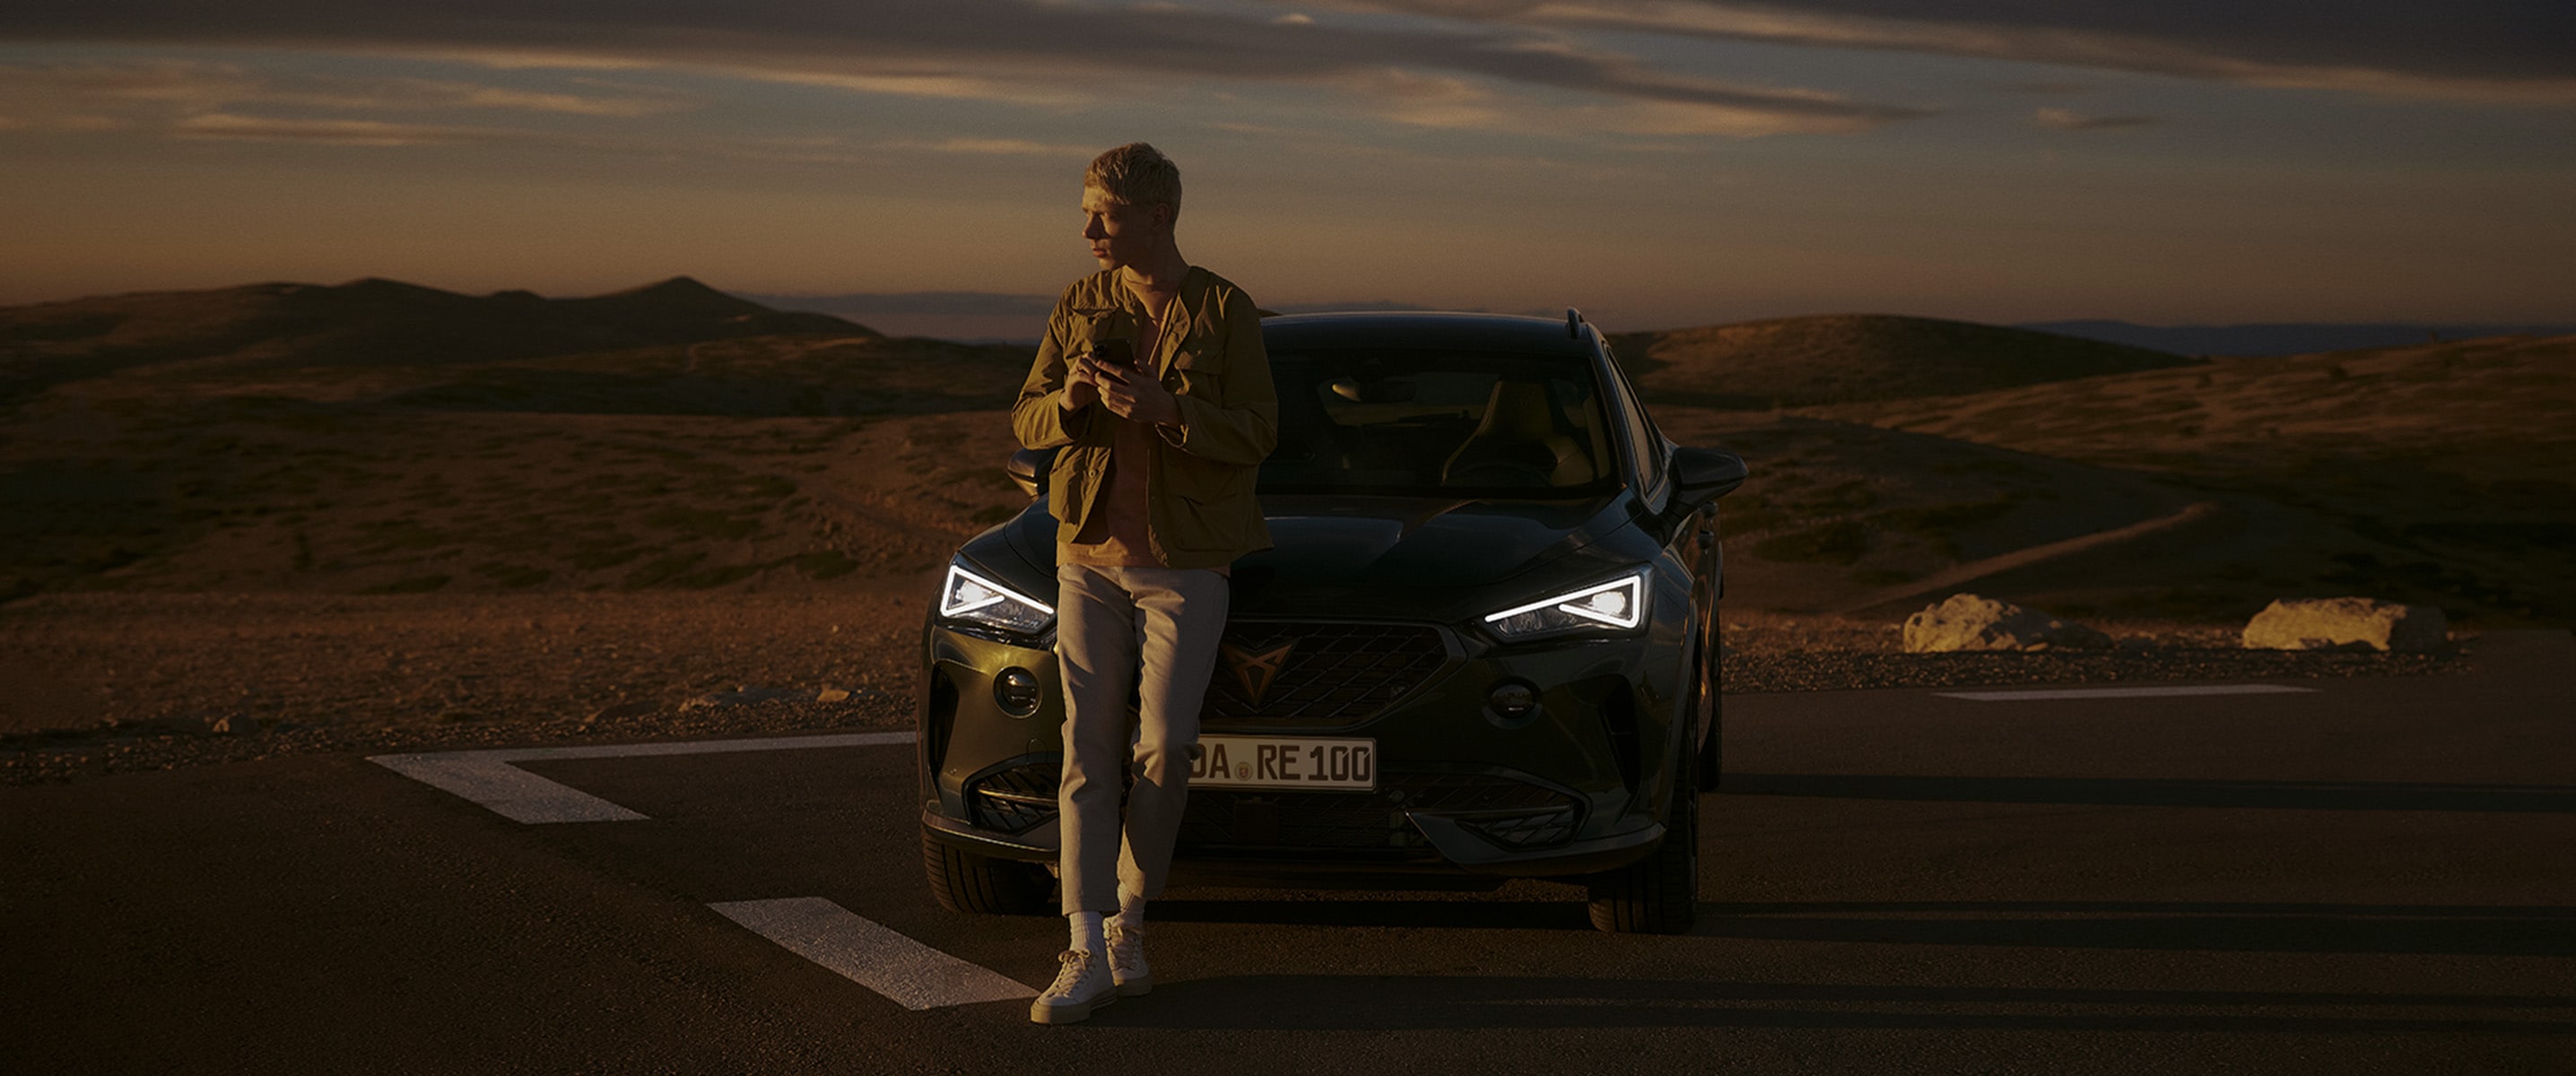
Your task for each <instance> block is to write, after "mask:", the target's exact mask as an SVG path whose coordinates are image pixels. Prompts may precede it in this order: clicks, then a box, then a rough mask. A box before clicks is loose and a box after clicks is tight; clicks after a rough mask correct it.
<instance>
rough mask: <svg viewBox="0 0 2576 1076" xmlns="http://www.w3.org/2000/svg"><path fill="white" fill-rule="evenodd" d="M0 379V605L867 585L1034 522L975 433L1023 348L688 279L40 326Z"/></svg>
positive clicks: (180, 301)
mask: <svg viewBox="0 0 2576 1076" xmlns="http://www.w3.org/2000/svg"><path fill="white" fill-rule="evenodd" d="M568 349H569V350H568ZM0 361H5V362H7V363H9V364H11V366H10V373H11V375H12V379H11V380H10V381H9V382H8V386H9V387H8V391H9V392H10V393H11V394H13V396H14V401H13V403H14V405H13V406H9V407H6V408H0V601H6V600H8V599H11V598H15V597H20V596H24V595H28V594H33V593H39V592H46V591H61V590H82V591H95V590H126V591H159V592H205V591H218V592H224V591H229V592H241V591H284V592H306V593H324V594H353V593H367V592H398V593H400V592H420V591H428V590H441V591H490V592H506V591H525V590H572V591H580V590H609V591H624V590H667V589H675V588H676V589H693V588H706V587H713V586H723V585H728V584H734V583H745V584H746V585H752V586H759V585H762V580H763V579H769V580H772V581H776V580H780V579H786V580H797V581H811V580H827V579H837V578H840V577H843V576H850V577H853V578H864V577H869V576H881V575H885V574H889V573H896V574H899V573H903V572H911V571H917V570H920V569H922V568H924V567H926V566H928V565H930V564H933V563H935V562H936V560H937V559H938V558H940V557H943V556H945V554H946V551H947V549H948V548H949V547H950V546H953V544H954V542H955V541H956V539H957V538H958V537H959V536H961V535H965V534H972V533H973V532H974V531H975V530H977V529H980V524H977V523H975V522H973V517H974V516H975V514H976V513H978V512H984V511H987V510H989V509H993V508H995V507H996V506H997V505H1002V504H1006V503H1013V504H1014V506H1015V503H1024V502H1018V492H1017V490H1015V489H1014V488H1012V487H1011V486H1010V484H1009V483H1008V482H1007V481H1005V480H1004V479H1003V476H1002V474H1001V470H1000V464H1001V462H1002V459H1003V458H1004V457H1005V456H1006V455H1007V454H1008V452H1009V447H1008V442H1009V436H1010V435H1009V429H1008V424H1007V422H1006V421H1004V420H1003V419H1001V418H1000V417H999V416H998V414H996V412H995V409H996V408H1001V407H1005V406H1007V405H1008V404H1009V402H1010V400H1011V399H1012V397H1013V395H1014V394H1015V393H1016V390H1017V389H1018V387H1019V383H1020V379H1021V377H1022V376H1024V375H1025V374H1026V372H1027V369H1028V362H1029V354H1028V352H1027V350H1026V349H1022V348H1011V347H972V346H967V345H960V344H950V343H946V342H942V341H936V340H909V339H889V338H886V337H883V336H880V335H878V334H876V333H875V332H873V331H870V330H868V329H866V328H864V327H862V326H858V325H855V324H852V323H849V322H845V321H842V320H840V319H837V318H832V317H827V316H822V315H807V314H781V313H779V312H776V311H772V310H770V309H768V308H767V307H763V306H760V305H759V304H756V303H750V302H747V301H744V300H741V299H737V298H734V297H732V296H728V295H725V294H723V293H721V292H718V291H716V290H714V289H712V288H709V287H707V286H705V285H703V284H700V283H698V282H696V281H693V280H688V279H686V278H679V279H675V280H671V281H665V282H663V283H660V284H656V285H652V286H650V287H646V288H639V289H635V290H632V291H625V292H619V293H616V294H613V295H604V296H597V297H593V298H584V299H559V300H549V299H541V298H538V297H536V296H534V295H530V294H528V293H525V292H500V293H497V294H494V295H491V296H483V297H474V296H464V295H457V294H453V293H449V292H442V291H437V290H435V289H430V288H418V287H413V286H411V285H406V284H399V283H395V282H391V281H380V280H366V281H358V282H356V283H352V284H347V285H341V286H337V287H312V286H306V285H291V284H286V285H255V286H251V287H244V288H228V289H221V290H217V291H204V292H178V293H160V294H150V295H122V296H111V297H106V298H100V299H89V300H80V301H76V302H70V303H52V304H45V305H43V306H38V307H21V308H17V309H11V310H0ZM30 371H33V372H32V373H31V372H30ZM961 424H962V425H961ZM970 445H971V446H976V447H974V448H972V450H964V451H959V450H957V449H962V448H966V447H967V446H970Z"/></svg>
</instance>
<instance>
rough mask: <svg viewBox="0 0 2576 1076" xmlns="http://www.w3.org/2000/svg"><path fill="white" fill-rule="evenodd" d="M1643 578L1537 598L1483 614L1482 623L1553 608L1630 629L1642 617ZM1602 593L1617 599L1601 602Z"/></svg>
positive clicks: (1501, 620) (1628, 578) (1622, 579)
mask: <svg viewBox="0 0 2576 1076" xmlns="http://www.w3.org/2000/svg"><path fill="white" fill-rule="evenodd" d="M1645 578H1646V577H1645V575H1644V574H1643V573H1639V574H1635V575H1627V576H1622V577H1620V578H1618V579H1613V580H1611V581H1610V582H1607V583H1603V584H1601V585H1599V586H1594V587H1585V588H1584V589H1582V590H1576V591H1569V592H1567V593H1564V594H1558V595H1556V596H1554V597H1548V598H1541V599H1539V600H1537V601H1534V602H1531V603H1529V604H1527V605H1520V606H1514V607H1512V608H1510V609H1505V610H1503V611H1502V612H1499V613H1495V614H1492V615H1490V616H1487V617H1486V618H1485V623H1488V624H1500V623H1502V622H1503V621H1506V620H1509V619H1511V618H1513V617H1516V616H1519V615H1521V614H1523V613H1527V612H1533V611H1536V610H1540V609H1547V608H1550V607H1554V609H1555V611H1556V612H1560V613H1564V614H1566V615H1567V616H1573V617H1580V618H1582V619H1584V620H1589V621H1592V622H1594V623H1597V624H1604V625H1607V626H1610V627H1614V628H1633V627H1636V626H1637V625H1638V624H1639V623H1641V622H1642V620H1643V613H1644V609H1643V606H1644V605H1645V602H1644V601H1642V600H1641V599H1642V598H1643V597H1644V596H1645V595H1644V594H1643V591H1644V589H1645ZM1605 596H1607V597H1615V598H1616V599H1617V600H1616V601H1614V602H1604V601H1601V600H1600V599H1601V598H1603V597H1605ZM1586 599H1591V600H1589V601H1587V600H1586Z"/></svg>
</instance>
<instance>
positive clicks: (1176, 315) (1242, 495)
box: [1011, 266, 1279, 568]
mask: <svg viewBox="0 0 2576 1076" xmlns="http://www.w3.org/2000/svg"><path fill="white" fill-rule="evenodd" d="M1165 317H1166V318H1167V319H1168V321H1169V323H1170V325H1171V331H1166V332H1165V333H1163V337H1162V340H1161V344H1160V346H1159V347H1158V348H1156V349H1155V353H1154V354H1153V355H1152V356H1150V357H1149V358H1150V367H1151V368H1152V369H1153V370H1155V371H1156V372H1158V373H1159V374H1160V375H1161V377H1162V382H1163V387H1164V388H1166V389H1169V390H1171V392H1172V394H1173V398H1174V401H1175V402H1176V403H1178V404H1179V406H1180V411H1181V423H1180V426H1179V428H1177V429H1175V428H1173V427H1170V426H1158V427H1156V430H1157V432H1159V433H1160V434H1161V435H1162V436H1161V437H1159V438H1157V439H1155V440H1154V441H1153V442H1151V443H1152V444H1153V446H1154V456H1153V463H1152V469H1151V470H1150V471H1148V472H1147V477H1146V482H1145V490H1146V503H1147V514H1146V539H1147V542H1148V544H1149V545H1150V546H1151V547H1152V548H1151V552H1152V553H1153V555H1154V558H1155V559H1156V560H1159V561H1161V562H1162V563H1163V564H1164V565H1165V566H1166V567H1172V568H1216V567H1222V566H1224V565H1226V564H1230V563H1232V562H1233V561H1234V559H1235V558H1236V557H1240V556H1242V555H1244V554H1246V553H1250V552H1252V551H1254V550H1257V549H1268V548H1270V527H1269V525H1268V524H1267V523H1265V522H1263V520H1262V518H1261V503H1260V502H1259V501H1257V500H1255V499H1254V498H1253V494H1252V486H1253V480H1254V478H1255V477H1256V476H1257V475H1258V474H1259V472H1260V470H1261V461H1262V460H1263V459H1265V458H1267V457H1268V456H1269V455H1270V450H1271V449H1272V448H1274V447H1276V446H1277V445H1278V442H1279V395H1278V390H1277V389H1275V388H1273V387H1272V385H1271V383H1270V356H1269V353H1268V352H1266V351H1264V350H1263V349H1262V345H1261V315H1260V312H1259V311H1258V310H1256V309H1255V308H1254V307H1253V305H1252V298H1251V297H1250V296H1247V295H1245V294H1244V293H1243V289H1241V288H1238V287H1235V286H1234V284H1233V283H1231V282H1229V281H1227V280H1226V279H1225V278H1224V277H1221V276H1218V275H1216V274H1215V273H1211V272H1208V271H1207V270H1205V269H1201V268H1199V267H1197V266H1191V267H1190V271H1189V273H1188V275H1186V276H1184V277H1182V279H1181V293H1180V295H1179V296H1178V297H1177V298H1175V299H1173V300H1172V305H1171V308H1170V309H1169V310H1167V311H1165ZM1142 325H1143V322H1142V320H1141V318H1140V317H1139V311H1138V308H1137V306H1136V302H1135V300H1134V298H1133V297H1132V296H1130V295H1129V293H1128V291H1127V289H1126V288H1125V287H1124V286H1122V285H1120V284H1119V282H1118V274H1117V272H1116V271H1115V270H1108V271H1103V272H1099V273H1094V274H1092V275H1090V276H1087V277H1084V278H1082V279H1080V280H1077V281H1074V282H1073V286H1072V287H1069V288H1066V289H1065V291H1064V298H1062V299H1059V300H1057V301H1056V304H1055V312H1054V313H1053V314H1051V315H1049V316H1048V318H1047V334H1046V339H1045V340H1044V341H1042V342H1040V343H1039V344H1038V357H1037V362H1036V364H1035V365H1033V366H1032V367H1030V369H1029V377H1028V380H1027V381H1026V382H1024V383H1022V384H1021V386H1020V398H1019V401H1018V402H1017V403H1015V404H1013V405H1012V406H1011V427H1012V430H1013V432H1015V433H1016V434H1017V435H1018V436H1019V439H1020V444H1021V446H1022V447H1026V448H1032V449H1045V448H1057V447H1062V448H1063V449H1064V451H1062V452H1058V453H1056V457H1055V469H1054V470H1053V471H1052V472H1050V473H1049V474H1048V476H1047V503H1048V508H1049V510H1050V511H1052V512H1053V513H1054V515H1055V518H1056V520H1057V524H1056V542H1057V544H1058V545H1059V546H1061V545H1062V544H1063V543H1065V542H1069V541H1071V540H1072V539H1073V537H1074V535H1077V534H1080V533H1082V524H1083V521H1084V520H1085V519H1087V518H1088V517H1089V515H1090V513H1091V511H1092V505H1093V502H1094V501H1095V499H1096V498H1097V496H1098V494H1099V492H1100V490H1101V489H1102V488H1103V487H1104V486H1106V485H1107V478H1108V474H1109V445H1110V441H1111V439H1112V433H1113V430H1112V427H1111V425H1110V422H1109V421H1095V419H1096V418H1099V417H1100V416H1108V409H1107V407H1106V406H1105V405H1101V404H1097V403H1095V404H1093V405H1091V406H1090V407H1086V408H1084V409H1082V410H1080V411H1076V412H1073V413H1071V414H1067V413H1066V412H1065V410H1064V383H1065V377H1066V374H1067V372H1068V370H1069V369H1070V367H1071V362H1072V360H1073V357H1074V356H1077V355H1081V354H1083V353H1084V352H1086V351H1087V350H1089V348H1090V346H1091V341H1092V340H1093V339H1094V338H1095V333H1099V334H1105V335H1106V336H1114V337H1123V338H1125V339H1126V340H1127V342H1128V344H1129V345H1130V346H1131V347H1135V348H1136V349H1137V350H1138V352H1139V353H1141V352H1142V351H1143V342H1142V340H1141V339H1140V338H1141V336H1142ZM1108 418H1110V419H1114V418H1115V416H1108Z"/></svg>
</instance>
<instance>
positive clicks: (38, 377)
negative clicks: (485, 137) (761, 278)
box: [0, 277, 878, 405]
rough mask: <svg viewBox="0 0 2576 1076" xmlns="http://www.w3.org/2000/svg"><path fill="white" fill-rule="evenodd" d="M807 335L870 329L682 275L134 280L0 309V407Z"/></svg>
mask: <svg viewBox="0 0 2576 1076" xmlns="http://www.w3.org/2000/svg"><path fill="white" fill-rule="evenodd" d="M810 333H828V334H832V335H837V336H858V337H875V336H876V335H878V334H877V333H876V331H875V330H873V329H869V328H867V327H866V326H863V325H859V324H857V323H854V322H849V321H844V320H842V319H840V318H836V317H831V316H829V315H825V314H807V313H783V312H780V311H777V310H772V309H770V308H768V307H766V306H762V305H760V304H758V303H754V302H750V301H748V300H744V299H738V298H735V297H733V296H731V295H727V294H725V293H723V292H720V291H717V290H715V289H714V288H710V287H708V286H706V285H705V284H701V283H699V282H697V281H695V280H692V279H690V278H688V277H673V278H671V279H669V280H665V281H662V282H661V283H658V284H651V285H647V286H645V287H641V288H636V289H633V290H630V291H621V292H616V293H613V294H609V295H599V296H592V297H589V298H579V299H547V298H543V297H540V296H538V295H537V294H535V293H533V292H526V291H502V292H494V293H493V294H491V295H484V296H472V295H460V294H458V293H455V292H449V291H441V290H439V289H436V288H425V287H421V286H419V285H416V284H405V283H402V282H400V281H394V280H383V279H378V278H374V277H370V278H367V279H364V280H356V281H351V282H349V283H346V284H339V285H333V286H323V285H315V284H293V283H270V284H250V285H245V286H242V287H236V288H220V289H214V290H210V291H177V292H136V293H131V294H125V295H105V296H96V297H92V298H86V299H73V300H69V301H66V302H58V303H39V304H36V305H32V306H20V307H8V308H0V405H6V404H8V403H11V402H14V401H17V400H23V399H25V398H27V397H29V396H31V395H33V394H35V393H37V392H41V391H43V390H44V389H45V387H47V386H49V385H54V384H59V383H61V382H63V381H66V380H71V379H77V378H82V377H94V376H99V375H102V374H106V373H110V372H113V371H116V370H120V369H130V368H133V367H137V366H150V365H160V364H166V363H192V364H200V365H214V366H221V367H225V368H250V367H271V366H310V365H349V364H357V365H394V364H400V365H421V364H442V363H466V362H483V361H489V360H494V359H519V358H533V357H538V356H544V355H560V354H570V353H576V352H595V351H612V350H619V349H625V348H635V347H651V346H656V345H666V344H685V343H696V342H701V341H708V340H727V339H736V338H741V337H749V336H770V335H785V334H810Z"/></svg>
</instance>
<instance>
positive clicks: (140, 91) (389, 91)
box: [0, 60, 683, 145]
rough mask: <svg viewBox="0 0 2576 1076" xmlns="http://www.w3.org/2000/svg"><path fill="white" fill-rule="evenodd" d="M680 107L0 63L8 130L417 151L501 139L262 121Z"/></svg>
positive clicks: (137, 66)
mask: <svg viewBox="0 0 2576 1076" xmlns="http://www.w3.org/2000/svg"><path fill="white" fill-rule="evenodd" d="M681 107H683V104H682V103H681V102H678V101H674V100H671V99H669V98H667V97H645V96H635V95H622V96H606V95H587V94H572V93H544V92H534V91H528V90H520V89H513V88H507V87H499V86H485V85H478V84H474V83H468V82H454V81H440V80H432V79H418V78H350V77H343V76H322V75H274V74H256V73H252V72H249V71H246V70H244V69H242V68H240V67H237V66H234V65H230V64H211V63H195V62H188V61H178V60H170V61H153V62H143V63H123V64H100V63H83V64H55V65H38V64H19V65H0V115H7V116H9V117H10V120H11V122H10V123H9V124H8V125H7V127H8V128H16V129H21V130H50V131H97V130H148V131H158V132H161V133H164V134H169V135H173V136H177V137H186V138H265V139H291V140H295V141H306V142H328V143H337V144H342V145H417V144H422V143H429V142H458V141H491V140H493V139H494V138H496V137H500V136H499V135H498V134H497V133H496V132H495V131H494V130H493V129H489V128H476V127H469V126H453V125H449V126H439V125H424V124H415V123H400V122H391V121H386V120H382V119H378V118H366V119H358V118H341V117H333V118H327V119H322V118H311V117H269V116H263V115H261V114H260V113H261V110H275V109H286V110H302V111H307V112H309V111H313V110H324V111H334V112H370V113H385V112H393V113H421V112H433V111H444V110H499V111H514V112H540V113H556V114H565V115H577V116H610V117H632V116H644V115H651V114H655V113H660V112H669V111H673V110H675V109H678V108H681ZM246 109H247V110H248V111H245V110H246ZM0 129H6V128H0ZM512 137H516V135H513V136H512Z"/></svg>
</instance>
